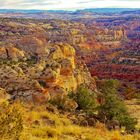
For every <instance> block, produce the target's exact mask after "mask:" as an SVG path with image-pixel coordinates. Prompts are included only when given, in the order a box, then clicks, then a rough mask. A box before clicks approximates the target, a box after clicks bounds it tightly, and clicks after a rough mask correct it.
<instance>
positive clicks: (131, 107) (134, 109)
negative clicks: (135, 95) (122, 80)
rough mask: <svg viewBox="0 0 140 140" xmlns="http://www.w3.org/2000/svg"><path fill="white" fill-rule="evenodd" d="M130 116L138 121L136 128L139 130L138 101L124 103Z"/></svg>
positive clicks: (139, 105) (139, 114) (139, 112)
mask: <svg viewBox="0 0 140 140" xmlns="http://www.w3.org/2000/svg"><path fill="white" fill-rule="evenodd" d="M125 103H126V105H127V107H128V111H129V113H130V115H131V116H133V117H135V118H137V119H138V124H137V126H136V127H137V128H138V129H140V101H138V99H133V100H127V101H125Z"/></svg>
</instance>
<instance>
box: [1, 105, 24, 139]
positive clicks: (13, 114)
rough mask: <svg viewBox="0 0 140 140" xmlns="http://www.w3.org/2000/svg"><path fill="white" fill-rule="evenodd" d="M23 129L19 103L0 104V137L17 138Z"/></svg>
mask: <svg viewBox="0 0 140 140" xmlns="http://www.w3.org/2000/svg"><path fill="white" fill-rule="evenodd" d="M22 130H23V120H22V115H21V111H20V107H19V105H18V104H17V103H16V104H11V105H7V104H5V103H3V104H1V105H0V138H1V139H4V140H5V139H8V140H18V139H19V137H20V134H21V132H22Z"/></svg>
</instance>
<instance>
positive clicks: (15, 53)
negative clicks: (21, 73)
mask: <svg viewBox="0 0 140 140" xmlns="http://www.w3.org/2000/svg"><path fill="white" fill-rule="evenodd" d="M0 58H1V59H11V60H13V61H18V60H22V59H25V53H24V52H23V51H21V50H19V49H17V48H16V47H12V46H8V47H0Z"/></svg>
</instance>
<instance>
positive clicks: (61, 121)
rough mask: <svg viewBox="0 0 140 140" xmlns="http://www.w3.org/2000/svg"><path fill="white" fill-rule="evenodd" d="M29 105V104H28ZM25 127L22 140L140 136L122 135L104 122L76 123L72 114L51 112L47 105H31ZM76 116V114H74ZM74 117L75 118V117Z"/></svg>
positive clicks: (106, 139)
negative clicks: (93, 125) (107, 126)
mask: <svg viewBox="0 0 140 140" xmlns="http://www.w3.org/2000/svg"><path fill="white" fill-rule="evenodd" d="M28 107H29V106H28ZM24 114H25V115H24V129H23V132H22V134H21V137H20V140H27V139H28V140H138V139H140V136H139V135H138V134H135V135H121V134H120V132H119V131H108V130H107V129H106V128H105V127H104V125H103V124H101V123H97V124H96V126H95V127H94V128H93V127H88V126H85V127H83V126H79V125H75V124H73V123H72V122H71V120H69V119H68V115H70V114H67V113H65V114H63V115H62V114H60V113H59V112H58V111H57V110H56V111H54V110H53V112H50V111H48V110H46V107H45V106H38V107H35V108H34V107H33V106H31V107H30V110H29V109H28V110H26V111H25V112H24ZM72 117H74V116H72ZM73 119H74V118H73Z"/></svg>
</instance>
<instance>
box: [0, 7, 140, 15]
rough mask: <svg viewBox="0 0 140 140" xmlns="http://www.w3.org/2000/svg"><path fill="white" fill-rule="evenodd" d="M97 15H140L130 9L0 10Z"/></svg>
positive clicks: (0, 10)
mask: <svg viewBox="0 0 140 140" xmlns="http://www.w3.org/2000/svg"><path fill="white" fill-rule="evenodd" d="M46 12H47V13H61V14H63V13H83V12H88V13H98V14H105V13H106V14H109V13H110V14H114V13H123V14H125V13H131V12H133V13H137V12H138V13H140V9H134V8H133V9H132V8H92V9H81V10H77V11H66V10H18V9H0V13H1V14H6V13H24V14H28V13H32V14H33V13H46Z"/></svg>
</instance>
